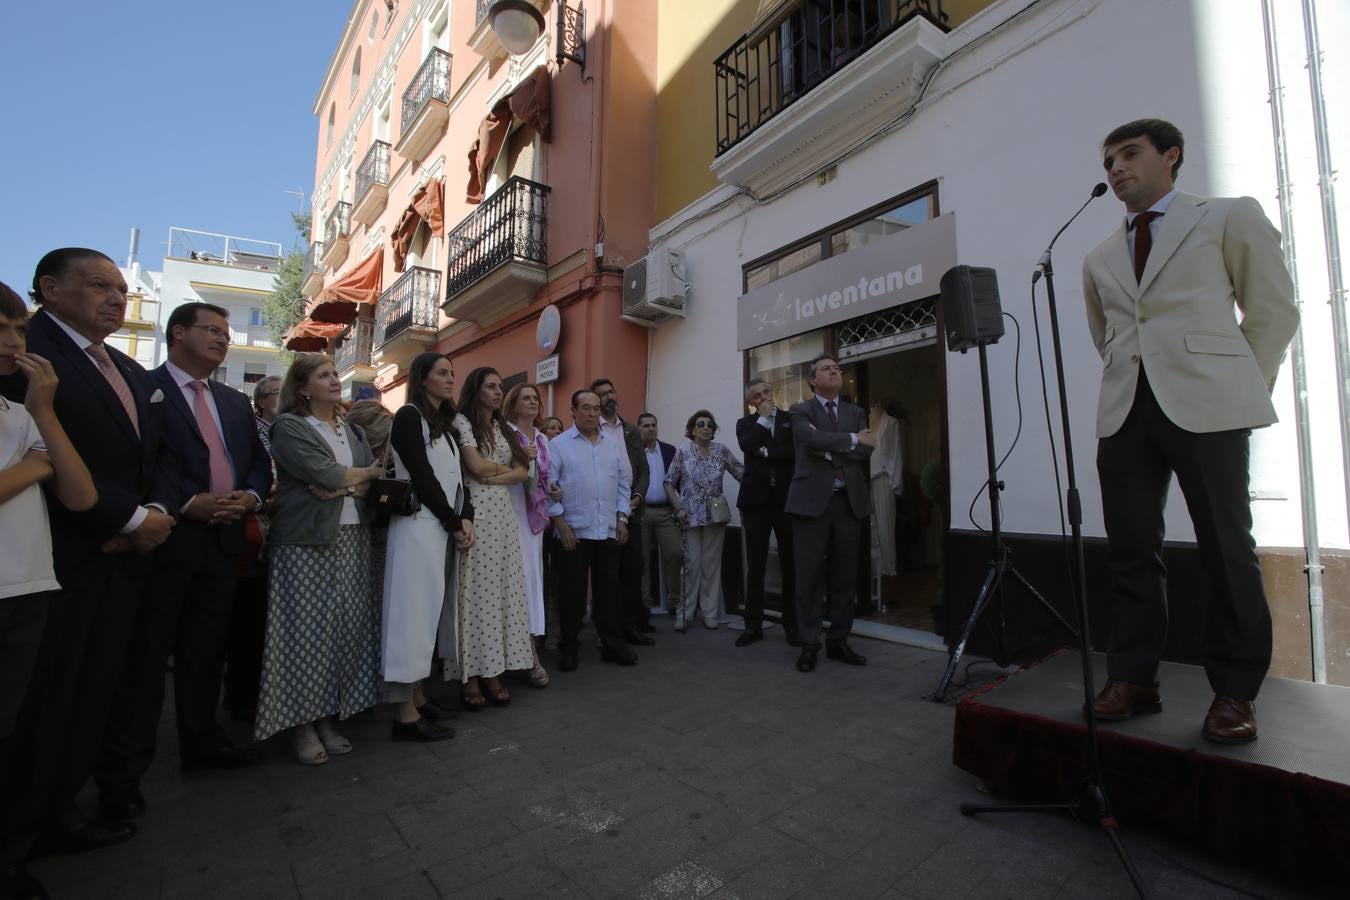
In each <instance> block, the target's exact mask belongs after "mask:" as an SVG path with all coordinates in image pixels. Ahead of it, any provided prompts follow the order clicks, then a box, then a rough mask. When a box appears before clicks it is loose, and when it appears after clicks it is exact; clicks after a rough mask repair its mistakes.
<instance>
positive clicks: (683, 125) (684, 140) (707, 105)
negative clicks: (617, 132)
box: [656, 0, 993, 222]
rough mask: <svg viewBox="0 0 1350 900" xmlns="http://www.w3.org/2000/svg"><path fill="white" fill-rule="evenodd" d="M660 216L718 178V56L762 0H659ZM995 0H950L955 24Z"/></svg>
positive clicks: (681, 205) (945, 6)
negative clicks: (715, 115)
mask: <svg viewBox="0 0 1350 900" xmlns="http://www.w3.org/2000/svg"><path fill="white" fill-rule="evenodd" d="M658 2H659V3H660V19H659V23H660V24H659V27H658V29H657V62H656V73H657V74H656V104H657V138H658V140H657V146H658V151H657V154H658V155H657V168H656V221H657V222H662V221H664V220H666V219H668V218H670V217H671V216H673V215H674V214H675V213H677V212H679V211H680V210H681V209H683V208H684V207H686V206H688V205H689V204H690V203H693V202H694V201H695V200H697V199H698V198H699V197H702V196H703V195H704V194H706V193H708V192H709V191H711V190H712V189H713V188H715V187H716V186H717V179H716V178H715V177H714V176H713V174H712V172H711V171H710V169H709V168H708V167H709V166H710V165H711V164H712V161H713V148H714V144H715V141H716V137H715V133H716V123H715V122H714V120H713V110H714V106H713V103H714V97H713V90H714V84H715V81H714V78H713V60H715V59H717V57H718V56H720V55H721V54H722V53H724V52H725V51H726V50H727V49H728V48H729V47H731V45H732V44H733V43H735V42H736V41H737V40H738V39H739V38H740V37H741V35H743V34H745V31H746V29H747V28H748V27H749V26H750V22H751V20H753V19H754V17H755V11H756V10H757V9H758V8H759V0H658ZM992 2H993V0H943V3H942V9H943V11H944V12H945V13H946V14H947V24H948V26H949V27H951V28H955V27H956V26H958V25H960V24H961V23H962V22H964V21H966V20H967V19H969V18H970V17H971V16H973V15H974V14H975V13H977V12H979V11H980V10H982V9H984V8H985V7H987V6H989V5H990V3H992Z"/></svg>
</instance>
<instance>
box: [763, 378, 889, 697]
mask: <svg viewBox="0 0 1350 900" xmlns="http://www.w3.org/2000/svg"><path fill="white" fill-rule="evenodd" d="M807 384H809V385H810V386H811V390H812V391H814V392H815V395H814V396H813V397H811V398H810V399H809V400H804V401H802V402H801V403H798V404H796V405H795V406H793V407H792V409H791V415H792V442H793V447H794V450H795V452H796V461H795V464H794V467H793V471H792V484H791V486H790V487H789V488H788V495H787V503H786V505H785V506H784V509H786V511H787V512H788V514H789V515H791V516H793V524H792V534H793V547H794V550H795V555H796V557H797V585H796V587H797V636H798V637H799V638H800V639H801V642H802V652H801V655H800V656H799V657H798V658H797V671H799V672H811V671H813V670H814V669H815V668H816V654H817V653H818V652H819V651H820V624H821V617H822V614H823V612H824V605H825V574H826V570H827V568H828V570H829V578H830V630H829V632H828V633H827V634H826V636H825V655H826V656H828V657H829V658H830V659H837V660H839V661H840V662H843V663H847V664H848V665H851V666H861V665H863V664H865V663H866V662H867V658H866V657H864V656H862V655H861V654H858V653H855V652H853V650H852V649H850V648H849V646H848V642H847V638H848V635H849V632H850V631H851V630H852V628H853V596H854V593H855V592H856V589H857V581H858V545H859V544H860V543H861V537H862V522H863V520H864V519H866V518H867V517H868V516H869V515H871V512H872V501H871V498H870V497H869V495H868V492H867V477H866V475H865V474H864V472H863V460H865V459H867V457H868V456H870V455H871V453H872V449H873V448H874V447H875V446H876V438H874V437H873V436H872V432H871V431H869V430H868V428H867V412H866V410H864V409H863V408H862V407H860V406H854V405H853V404H852V403H846V402H844V401H843V400H840V399H839V392H840V391H841V390H842V389H843V387H844V373H843V371H842V370H841V369H840V367H839V361H838V360H837V359H835V358H834V357H833V356H829V355H828V354H827V355H822V356H817V357H816V358H815V359H813V360H812V361H811V374H810V376H808V378H807Z"/></svg>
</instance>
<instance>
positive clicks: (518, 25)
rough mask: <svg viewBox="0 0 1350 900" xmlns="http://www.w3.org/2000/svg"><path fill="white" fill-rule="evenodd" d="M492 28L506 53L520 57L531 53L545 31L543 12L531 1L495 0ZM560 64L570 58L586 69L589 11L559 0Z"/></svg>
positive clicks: (558, 56) (490, 12)
mask: <svg viewBox="0 0 1350 900" xmlns="http://www.w3.org/2000/svg"><path fill="white" fill-rule="evenodd" d="M488 21H489V22H491V23H492V31H493V33H494V34H496V35H497V40H499V41H501V44H502V46H503V47H505V48H506V52H507V53H510V54H511V55H512V56H520V55H521V54H523V53H527V52H529V49H530V48H531V47H533V46H534V44H535V42H536V41H538V40H539V35H541V34H543V33H544V14H543V13H541V12H540V11H539V10H538V9H536V8H535V6H534V4H533V3H530V2H529V0H496V2H495V3H493V4H492V6H491V7H489V8H488ZM557 58H558V65H562V63H563V60H565V59H570V60H572V62H574V63H576V64H577V65H579V66H581V69H582V71H585V69H586V11H585V9H583V8H582V7H581V6H580V5H578V6H577V8H576V9H573V8H572V7H570V6H568V5H567V4H566V3H564V2H562V0H558V54H557Z"/></svg>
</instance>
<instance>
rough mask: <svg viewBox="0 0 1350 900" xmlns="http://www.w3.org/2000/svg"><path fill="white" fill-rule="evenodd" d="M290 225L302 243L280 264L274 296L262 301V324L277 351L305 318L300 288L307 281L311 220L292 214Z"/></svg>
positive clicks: (308, 217)
mask: <svg viewBox="0 0 1350 900" xmlns="http://www.w3.org/2000/svg"><path fill="white" fill-rule="evenodd" d="M291 222H292V223H293V224H294V225H295V230H296V232H297V233H298V234H299V235H300V240H298V241H297V242H296V243H295V246H294V247H293V248H292V249H291V252H290V253H289V254H288V255H287V256H286V258H285V259H284V260H282V261H281V268H280V269H279V270H278V271H277V276H276V278H275V279H273V281H272V293H270V294H268V295H267V296H266V297H264V298H263V322H264V323H265V324H266V325H267V331H268V333H269V334H271V336H272V340H273V341H274V342H275V343H276V345H277V346H278V347H280V346H282V342H283V339H284V337H285V335H286V332H287V331H289V330H290V328H291V326H292V325H294V324H295V323H296V322H299V321H300V320H301V319H303V318H304V317H305V296H304V294H302V293H301V292H300V286H301V284H302V283H303V282H304V278H305V253H306V251H307V250H308V249H309V245H308V239H309V228H310V216H309V214H308V213H291Z"/></svg>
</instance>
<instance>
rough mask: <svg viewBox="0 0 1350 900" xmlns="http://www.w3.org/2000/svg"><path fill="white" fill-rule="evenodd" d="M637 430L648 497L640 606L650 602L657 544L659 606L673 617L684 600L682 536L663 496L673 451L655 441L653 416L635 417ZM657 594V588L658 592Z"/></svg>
mask: <svg viewBox="0 0 1350 900" xmlns="http://www.w3.org/2000/svg"><path fill="white" fill-rule="evenodd" d="M637 427H638V431H639V433H641V435H642V451H643V453H645V454H646V456H647V470H648V472H649V473H650V477H649V478H648V479H647V493H646V494H645V495H644V497H643V503H642V508H641V509H640V510H639V515H641V517H642V529H641V531H640V532H639V533H640V534H641V535H642V541H641V543H642V602H643V603H646V602H647V601H648V600H650V599H651V596H652V594H651V583H652V581H653V580H654V579H653V575H654V573H653V572H652V571H651V566H650V565H649V563H650V562H651V556H652V542H653V541H655V542H656V548H657V551H656V558H657V561H658V562H659V563H660V566H661V585H663V586H664V587H665V596H663V597H661V598H660V602H661V603H663V604H664V605H665V608H666V609H668V610H670V612H671V613H672V614H673V613H674V611H675V610H676V609H678V608H679V605H680V598H681V597H682V596H683V594H682V591H681V587H680V584H681V582H680V568H681V566H683V565H684V534H683V532H681V531H680V526H679V525H677V524H676V522H675V516H674V515H673V511H672V510H671V508H670V498H669V497H667V496H666V473H667V472H669V471H670V464H671V463H672V462H673V461H674V459H675V447H674V446H673V445H671V444H667V443H666V442H665V441H663V440H661V439H659V438H658V437H657V434H658V431H659V428H660V425H659V423H658V422H657V421H656V416H654V415H652V414H651V413H649V412H644V413H643V414H642V415H640V416H638V417H637ZM657 590H658V592H659V591H660V586H658V588H657Z"/></svg>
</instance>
